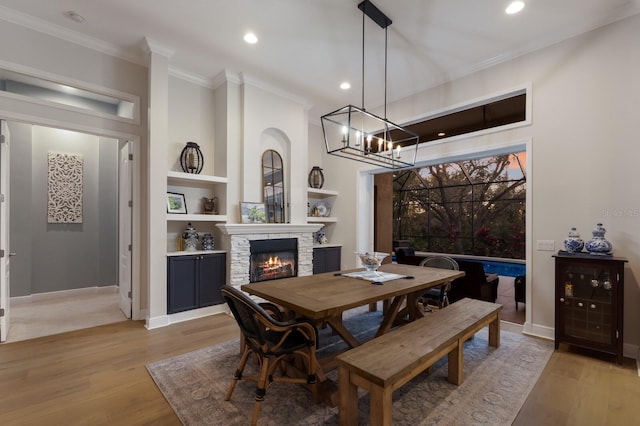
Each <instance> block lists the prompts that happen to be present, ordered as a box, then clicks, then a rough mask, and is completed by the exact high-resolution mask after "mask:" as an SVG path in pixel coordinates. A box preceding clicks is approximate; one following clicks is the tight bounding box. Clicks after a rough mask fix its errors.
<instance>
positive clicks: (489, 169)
mask: <svg viewBox="0 0 640 426" xmlns="http://www.w3.org/2000/svg"><path fill="white" fill-rule="evenodd" d="M525 164H526V162H525V153H523V152H521V153H514V154H510V155H501V156H496V157H486V158H480V159H474V160H467V161H461V162H456V163H446V164H439V165H434V166H428V167H423V168H419V169H412V170H407V171H403V172H396V174H395V176H394V200H393V201H394V214H393V218H394V232H393V238H394V240H409V242H410V244H411V246H412V247H414V248H415V249H416V250H422V251H430V252H439V253H452V254H470V255H476V256H491V257H504V258H512V259H524V258H525V208H526V170H525Z"/></svg>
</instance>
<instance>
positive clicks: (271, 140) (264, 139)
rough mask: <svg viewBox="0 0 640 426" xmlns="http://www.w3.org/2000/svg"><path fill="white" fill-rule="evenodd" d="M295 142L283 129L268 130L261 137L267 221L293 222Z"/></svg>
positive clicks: (263, 189) (263, 191)
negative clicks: (291, 216) (291, 206)
mask: <svg viewBox="0 0 640 426" xmlns="http://www.w3.org/2000/svg"><path fill="white" fill-rule="evenodd" d="M290 148H291V143H290V140H289V138H288V137H287V136H286V135H285V133H284V132H282V131H281V130H279V129H276V128H269V129H265V130H264V131H263V132H262V134H261V135H260V152H261V160H262V161H261V166H262V170H261V173H262V196H263V200H264V203H265V213H266V216H267V217H266V220H267V222H271V223H286V222H288V221H289V217H290V212H289V194H290V188H291V185H290V176H291V166H290V165H291V161H290V157H291V155H290V152H291V149H290Z"/></svg>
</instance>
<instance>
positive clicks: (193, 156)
mask: <svg viewBox="0 0 640 426" xmlns="http://www.w3.org/2000/svg"><path fill="white" fill-rule="evenodd" d="M203 165H204V157H203V156H202V151H200V147H199V146H198V144H197V143H195V142H187V145H186V146H185V147H184V148H183V149H182V152H181V153H180V166H181V167H182V171H183V172H185V173H193V174H199V173H200V172H201V171H202V166H203Z"/></svg>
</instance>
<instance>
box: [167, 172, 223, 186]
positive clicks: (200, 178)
mask: <svg viewBox="0 0 640 426" xmlns="http://www.w3.org/2000/svg"><path fill="white" fill-rule="evenodd" d="M167 178H168V179H169V180H171V181H173V182H183V183H193V182H210V183H227V182H228V181H229V179H227V178H226V177H220V176H210V175H198V174H195V173H184V172H175V171H172V170H171V171H169V172H167Z"/></svg>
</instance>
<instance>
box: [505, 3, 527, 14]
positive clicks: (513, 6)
mask: <svg viewBox="0 0 640 426" xmlns="http://www.w3.org/2000/svg"><path fill="white" fill-rule="evenodd" d="M522 9H524V2H523V1H519V0H518V1H512V2H511V3H510V4H509V6H507V8H506V9H505V10H504V11H505V12H506V13H508V14H509V15H513V14H514V13H518V12H520V11H521V10H522Z"/></svg>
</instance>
